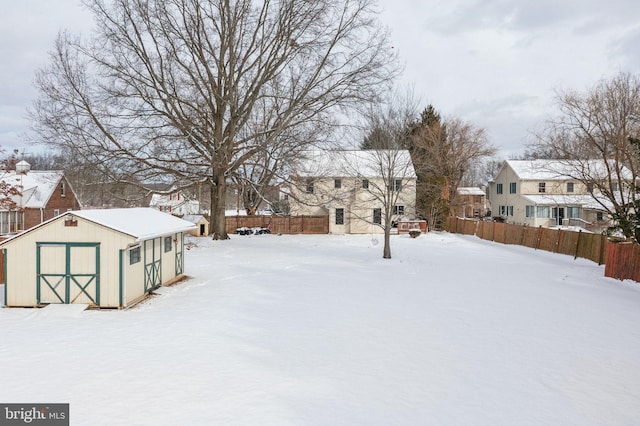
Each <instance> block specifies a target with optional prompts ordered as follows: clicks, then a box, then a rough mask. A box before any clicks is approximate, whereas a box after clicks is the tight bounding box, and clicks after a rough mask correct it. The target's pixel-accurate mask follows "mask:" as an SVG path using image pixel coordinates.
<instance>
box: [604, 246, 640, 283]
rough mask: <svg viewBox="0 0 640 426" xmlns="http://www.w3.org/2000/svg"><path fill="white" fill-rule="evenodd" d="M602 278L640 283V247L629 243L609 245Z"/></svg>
mask: <svg viewBox="0 0 640 426" xmlns="http://www.w3.org/2000/svg"><path fill="white" fill-rule="evenodd" d="M604 276H605V277H610V278H617V279H619V280H633V281H636V282H640V245H638V244H634V243H629V242H623V243H609V245H608V247H607V264H606V265H605V267H604Z"/></svg>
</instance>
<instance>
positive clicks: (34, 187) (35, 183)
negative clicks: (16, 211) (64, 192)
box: [0, 170, 64, 209]
mask: <svg viewBox="0 0 640 426" xmlns="http://www.w3.org/2000/svg"><path fill="white" fill-rule="evenodd" d="M63 176H64V173H63V172H62V171H57V170H54V171H39V170H32V171H30V172H28V173H26V174H23V173H16V172H15V171H14V170H11V171H7V172H2V174H1V176H0V181H2V182H6V183H8V184H10V185H12V186H17V187H21V192H22V196H15V197H12V200H13V201H14V202H15V203H16V204H17V205H18V206H20V207H25V208H34V209H39V208H44V207H45V206H46V205H47V202H48V201H49V199H50V198H51V195H52V194H53V192H54V191H55V189H56V188H57V186H58V184H59V183H60V180H61V179H62V177H63Z"/></svg>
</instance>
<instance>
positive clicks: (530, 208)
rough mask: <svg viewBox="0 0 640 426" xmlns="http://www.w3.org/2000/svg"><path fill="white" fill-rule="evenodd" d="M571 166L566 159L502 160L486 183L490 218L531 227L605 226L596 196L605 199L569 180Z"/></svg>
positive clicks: (607, 219) (579, 183)
mask: <svg viewBox="0 0 640 426" xmlns="http://www.w3.org/2000/svg"><path fill="white" fill-rule="evenodd" d="M593 164H594V168H596V167H597V164H596V162H594V163H593ZM571 167H572V165H571V164H570V162H569V160H562V161H558V160H508V161H505V163H504V165H503V166H502V168H501V169H500V171H499V172H498V174H497V175H496V177H495V178H494V179H493V181H492V182H490V184H489V185H490V186H489V188H490V190H489V197H490V202H491V206H492V216H494V217H498V216H499V217H501V218H502V219H504V220H505V221H507V222H510V223H518V224H526V225H530V226H544V227H551V226H556V225H570V226H581V227H584V228H587V229H591V228H593V229H600V228H602V227H606V226H607V223H608V221H609V218H608V217H607V215H606V214H605V212H604V211H603V209H602V206H601V205H600V204H598V202H597V201H596V199H595V197H599V199H600V200H601V201H602V202H604V203H606V200H605V199H604V198H603V197H601V196H599V195H598V194H592V193H591V192H590V190H593V188H587V186H586V185H584V184H583V183H581V182H579V181H577V180H576V179H572V178H571V171H570V170H571Z"/></svg>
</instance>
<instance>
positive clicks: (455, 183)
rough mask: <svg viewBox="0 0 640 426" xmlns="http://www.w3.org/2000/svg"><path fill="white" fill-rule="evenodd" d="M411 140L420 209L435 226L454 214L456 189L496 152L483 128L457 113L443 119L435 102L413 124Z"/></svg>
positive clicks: (410, 145)
mask: <svg viewBox="0 0 640 426" xmlns="http://www.w3.org/2000/svg"><path fill="white" fill-rule="evenodd" d="M408 144H409V150H410V151H411V156H412V158H413V161H414V164H415V167H416V172H417V174H418V194H419V199H420V200H421V203H420V204H419V210H420V211H419V212H420V213H421V214H422V215H423V216H425V217H427V218H431V220H432V221H433V222H432V223H430V225H432V226H434V225H435V226H437V224H438V223H440V222H441V221H442V220H443V216H447V215H449V214H451V212H452V211H453V210H452V208H451V207H452V203H453V202H454V200H455V198H456V195H457V189H458V187H459V186H460V185H461V183H462V182H463V181H464V180H465V179H469V177H470V173H472V172H473V171H474V167H475V166H477V165H478V164H480V163H481V162H482V161H483V160H485V159H487V158H489V157H491V156H493V155H495V152H496V149H495V147H494V146H492V145H491V144H490V143H489V141H488V140H487V136H486V132H485V130H484V129H482V128H479V127H476V126H475V125H473V124H471V123H467V122H465V121H463V120H461V119H459V118H455V117H451V118H447V119H444V120H443V119H441V117H440V114H439V113H437V112H436V111H435V109H433V107H432V106H429V107H428V108H427V109H425V111H424V112H423V113H422V116H421V119H420V121H418V122H417V123H415V124H414V126H413V130H412V133H411V138H410V139H409V141H408Z"/></svg>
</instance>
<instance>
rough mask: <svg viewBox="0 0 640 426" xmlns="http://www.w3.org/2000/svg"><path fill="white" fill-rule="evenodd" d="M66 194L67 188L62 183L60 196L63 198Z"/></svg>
mask: <svg viewBox="0 0 640 426" xmlns="http://www.w3.org/2000/svg"><path fill="white" fill-rule="evenodd" d="M66 193H67V188H66V185H65V184H64V181H62V182H60V196H61V197H64V196H66Z"/></svg>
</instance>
